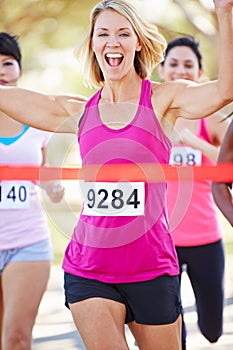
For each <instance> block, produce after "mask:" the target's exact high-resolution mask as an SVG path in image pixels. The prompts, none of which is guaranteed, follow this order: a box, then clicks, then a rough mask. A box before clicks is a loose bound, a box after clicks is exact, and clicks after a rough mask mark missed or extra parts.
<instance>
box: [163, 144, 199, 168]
mask: <svg viewBox="0 0 233 350" xmlns="http://www.w3.org/2000/svg"><path fill="white" fill-rule="evenodd" d="M201 160H202V153H201V151H200V150H197V149H194V148H191V147H172V151H171V157H170V161H169V164H171V165H176V166H179V165H180V166H181V165H183V166H200V165H201V163H202V162H201Z"/></svg>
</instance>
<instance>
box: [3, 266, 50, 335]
mask: <svg viewBox="0 0 233 350" xmlns="http://www.w3.org/2000/svg"><path fill="white" fill-rule="evenodd" d="M49 273H50V261H32V262H28V261H26V262H25V261H20V262H12V263H9V264H8V265H7V266H6V267H5V269H4V270H3V273H2V293H3V303H4V317H3V320H4V329H5V330H6V329H8V328H10V329H12V328H14V327H25V328H30V329H31V328H32V327H33V324H34V321H35V317H36V315H37V311H38V307H39V304H40V301H41V298H42V296H43V293H44V292H45V290H46V287H47V282H48V279H49ZM22 320H23V322H22Z"/></svg>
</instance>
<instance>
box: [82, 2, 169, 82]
mask: <svg viewBox="0 0 233 350" xmlns="http://www.w3.org/2000/svg"><path fill="white" fill-rule="evenodd" d="M109 9H110V10H113V11H116V12H118V13H119V14H121V15H123V16H124V17H125V18H126V19H127V20H128V21H129V22H130V24H131V25H132V27H133V29H134V31H135V33H136V35H137V36H138V39H139V42H140V44H141V45H142V48H141V50H140V51H136V52H135V59H134V67H135V70H136V73H137V74H138V75H139V76H140V77H141V78H142V79H144V78H148V77H149V76H150V74H151V73H152V70H153V69H154V68H155V66H156V65H157V64H158V63H160V62H162V61H163V60H164V51H165V49H166V46H167V44H166V40H165V39H164V37H163V36H162V35H161V34H160V33H159V32H158V29H157V27H156V26H155V25H152V24H151V23H148V21H146V20H145V19H143V18H142V16H141V14H140V15H139V13H138V11H137V10H136V8H135V7H134V6H133V5H132V4H131V3H130V2H129V1H127V0H103V1H101V2H99V3H98V4H97V5H96V6H95V7H94V8H93V9H92V11H91V14H90V25H89V32H88V34H87V36H86V38H85V40H84V41H83V43H82V44H81V45H80V46H79V47H78V48H76V50H75V56H76V57H77V58H78V59H79V60H80V61H82V63H83V73H84V81H85V83H86V85H87V86H89V87H100V86H103V83H104V76H103V73H102V71H101V69H100V67H99V64H98V62H97V59H96V57H95V54H94V52H93V50H92V37H93V32H94V26H95V22H96V19H97V17H98V15H99V14H100V13H101V12H102V11H104V10H109Z"/></svg>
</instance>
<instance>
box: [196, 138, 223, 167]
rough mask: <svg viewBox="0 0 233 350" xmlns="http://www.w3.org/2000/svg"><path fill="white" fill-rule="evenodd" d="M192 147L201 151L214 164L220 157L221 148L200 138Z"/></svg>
mask: <svg viewBox="0 0 233 350" xmlns="http://www.w3.org/2000/svg"><path fill="white" fill-rule="evenodd" d="M190 146H191V147H193V148H196V149H199V150H200V151H201V152H202V153H203V154H204V155H205V156H206V157H208V158H209V159H211V160H212V161H213V162H217V160H218V155H219V147H217V146H214V145H211V144H210V143H208V142H206V141H204V140H202V139H199V138H198V139H197V140H196V142H193V143H192V144H191V145H190Z"/></svg>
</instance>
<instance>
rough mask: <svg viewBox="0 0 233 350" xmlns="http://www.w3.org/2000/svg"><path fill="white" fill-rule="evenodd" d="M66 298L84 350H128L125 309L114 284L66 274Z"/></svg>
mask: <svg viewBox="0 0 233 350" xmlns="http://www.w3.org/2000/svg"><path fill="white" fill-rule="evenodd" d="M64 286H65V298H66V305H68V306H69V308H70V310H71V313H72V317H73V320H74V323H75V325H76V327H77V329H78V331H79V333H80V335H81V337H82V339H83V342H84V344H85V347H86V349H88V350H89V349H90V350H92V349H93V350H105V349H106V350H109V349H115V350H117V349H119V350H128V345H127V342H126V339H125V332H124V323H125V318H126V307H125V305H124V301H123V298H122V296H121V294H120V293H119V292H118V291H117V289H116V287H115V285H114V284H108V283H104V282H100V281H97V280H92V279H88V278H82V277H79V276H74V275H72V274H68V273H65V284H64Z"/></svg>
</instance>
